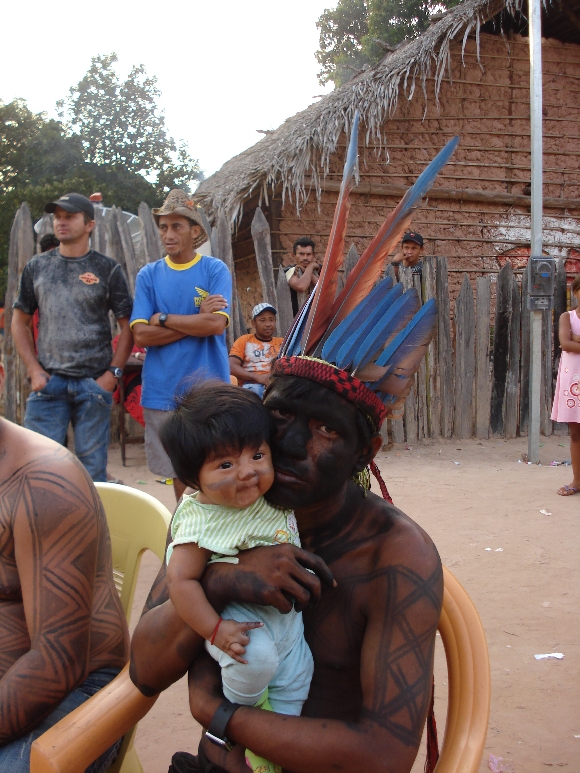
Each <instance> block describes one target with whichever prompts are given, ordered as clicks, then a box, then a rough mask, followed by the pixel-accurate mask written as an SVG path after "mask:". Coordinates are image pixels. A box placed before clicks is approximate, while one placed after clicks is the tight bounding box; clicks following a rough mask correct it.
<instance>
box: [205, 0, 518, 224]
mask: <svg viewBox="0 0 580 773" xmlns="http://www.w3.org/2000/svg"><path fill="white" fill-rule="evenodd" d="M523 3H524V0H465V2H463V3H462V4H461V5H459V6H457V7H455V8H453V9H452V10H451V11H449V12H447V13H446V14H445V15H444V16H443V18H441V19H440V20H439V21H437V22H436V23H434V24H432V25H431V26H430V27H429V29H428V30H426V32H424V33H423V34H422V35H421V36H420V37H418V38H416V39H415V40H412V41H409V42H408V43H406V44H404V45H402V46H400V47H399V48H397V50H396V51H394V52H392V53H390V54H387V55H386V56H385V57H384V58H383V59H382V60H381V61H380V62H379V63H378V64H377V65H375V66H374V67H372V68H369V69H367V70H366V71H364V72H362V73H360V74H359V75H357V76H356V77H354V78H353V79H352V80H351V81H349V82H348V83H346V84H344V85H343V86H341V87H340V88H338V89H336V90H335V91H333V92H331V93H330V94H329V95H328V96H325V97H323V98H322V99H321V100H320V101H319V102H317V103H316V104H313V105H311V106H310V107H308V108H307V109H306V110H303V111H302V112H300V113H297V114H296V115H294V116H292V117H291V118H288V119H287V120H286V121H284V123H283V124H282V125H281V126H280V127H278V129H276V131H273V132H271V133H268V134H267V135H266V136H265V137H264V138H263V139H262V140H260V141H259V142H257V143H256V144H255V145H253V146H252V147H251V148H248V150H245V151H244V152H243V153H240V154H239V155H238V156H235V157H234V158H232V159H230V161H228V162H227V163H225V164H224V166H223V167H222V168H221V169H220V170H219V171H218V172H216V173H215V174H214V175H212V176H211V177H209V178H208V179H207V180H205V181H204V182H203V183H202V184H201V185H200V186H199V188H198V189H197V191H196V194H195V199H196V200H197V201H198V203H200V204H201V205H202V206H203V207H204V209H205V210H206V211H207V212H208V213H210V214H215V213H216V212H217V211H218V210H220V209H222V210H223V211H225V212H226V213H227V216H228V218H229V220H230V222H231V223H232V224H234V223H235V222H236V221H237V220H238V219H239V218H240V217H241V214H242V211H243V202H244V200H245V199H247V198H248V197H249V196H250V195H252V194H254V193H256V192H258V193H259V196H260V202H261V201H262V199H264V200H265V201H266V202H267V201H268V191H269V190H273V189H274V188H275V187H276V186H278V185H280V186H281V189H282V198H283V200H285V199H286V198H288V199H290V200H291V201H292V202H293V203H294V204H295V205H296V207H297V209H298V210H299V209H300V207H301V204H302V202H303V201H304V199H305V197H306V196H307V194H308V192H309V191H310V190H311V189H314V190H315V192H316V195H317V196H318V197H319V196H320V182H321V180H322V179H323V178H324V177H325V175H326V174H327V173H328V170H329V160H330V157H331V156H332V154H333V153H334V152H335V151H336V148H337V144H338V140H339V138H340V137H341V135H342V134H343V132H346V133H347V134H348V133H349V132H350V128H351V126H352V121H353V119H354V115H355V111H356V110H359V111H360V114H361V123H364V126H365V130H366V135H365V136H364V137H362V139H363V142H369V141H371V139H376V140H378V141H379V142H380V140H381V130H382V127H383V124H384V122H385V120H386V119H387V118H389V116H392V115H393V113H394V111H395V109H396V107H397V101H398V98H399V94H400V91H401V86H402V87H403V91H404V92H405V94H406V96H407V98H408V99H412V98H413V95H414V93H415V91H416V88H417V86H418V85H419V86H420V87H421V88H422V89H423V92H424V94H425V95H426V94H427V90H426V81H427V79H428V78H429V77H434V78H435V98H436V99H437V96H438V94H439V89H440V86H441V81H442V79H443V77H444V74H445V72H446V70H447V69H448V67H449V64H450V45H451V42H452V41H453V40H455V39H456V38H458V37H459V36H460V35H461V34H462V35H463V47H465V43H466V41H467V38H468V36H469V35H470V34H475V36H476V40H477V50H478V51H479V30H480V27H481V25H482V24H484V23H485V22H486V21H488V20H489V19H491V18H493V17H494V16H496V15H497V14H498V13H500V12H501V11H504V10H505V11H507V12H508V13H509V14H511V15H515V14H516V13H517V12H518V11H520V9H521V8H522V5H523ZM306 181H308V183H307V184H306Z"/></svg>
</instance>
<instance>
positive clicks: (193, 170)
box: [58, 53, 202, 192]
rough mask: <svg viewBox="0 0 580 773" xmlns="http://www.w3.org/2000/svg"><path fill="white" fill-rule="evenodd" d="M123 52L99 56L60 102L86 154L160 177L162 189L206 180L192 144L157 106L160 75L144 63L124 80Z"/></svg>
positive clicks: (87, 157)
mask: <svg viewBox="0 0 580 773" xmlns="http://www.w3.org/2000/svg"><path fill="white" fill-rule="evenodd" d="M116 61H117V55H116V54H114V53H112V54H108V55H106V56H95V57H93V58H92V60H91V66H90V68H89V70H88V72H87V74H86V75H85V76H84V78H82V80H81V81H79V83H78V84H77V85H76V86H73V87H72V88H71V89H70V91H69V95H68V97H67V99H66V100H61V101H60V102H59V103H58V107H59V109H60V111H61V117H62V118H64V119H65V120H66V122H67V127H68V129H69V132H70V133H72V134H76V135H78V136H79V137H80V139H81V143H82V149H83V154H84V158H85V160H86V161H88V162H89V163H93V164H108V165H109V164H112V165H117V166H119V165H122V166H124V167H126V168H128V169H132V170H133V171H134V172H139V173H140V174H142V175H146V176H147V177H148V178H149V179H154V180H155V183H156V187H158V189H159V190H160V192H167V191H169V190H171V188H175V187H187V186H188V185H189V183H191V182H192V181H194V180H199V179H201V177H202V175H201V172H200V168H199V164H198V162H197V161H195V160H194V159H192V158H191V156H190V155H189V152H188V150H187V146H186V145H184V144H183V143H182V145H181V146H180V147H179V149H178V148H177V145H176V143H175V140H174V139H172V138H171V137H169V136H168V134H167V130H166V128H165V118H164V115H163V112H162V111H160V110H159V108H158V106H157V99H158V98H159V96H160V91H159V89H158V88H157V79H156V78H155V77H149V76H148V75H147V73H146V72H145V68H144V67H143V65H139V66H138V67H133V68H132V70H131V72H130V73H129V75H128V77H127V79H126V80H125V81H124V82H123V81H121V80H120V78H119V76H118V75H117V73H116V72H115V69H114V64H115V62H116Z"/></svg>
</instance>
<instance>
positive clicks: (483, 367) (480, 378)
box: [475, 276, 491, 440]
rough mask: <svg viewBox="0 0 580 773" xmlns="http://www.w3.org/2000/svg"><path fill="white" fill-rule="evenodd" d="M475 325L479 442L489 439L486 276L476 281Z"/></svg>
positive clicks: (488, 286)
mask: <svg viewBox="0 0 580 773" xmlns="http://www.w3.org/2000/svg"><path fill="white" fill-rule="evenodd" d="M476 294H477V306H476V315H477V317H476V323H475V336H476V337H475V374H476V376H475V379H476V389H475V436H476V437H477V438H479V439H480V440H487V438H488V437H489V402H490V398H491V379H490V372H489V364H490V363H489V332H490V331H489V328H490V314H491V283H490V279H489V277H488V276H478V277H477V280H476Z"/></svg>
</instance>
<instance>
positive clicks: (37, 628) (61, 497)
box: [0, 363, 128, 773]
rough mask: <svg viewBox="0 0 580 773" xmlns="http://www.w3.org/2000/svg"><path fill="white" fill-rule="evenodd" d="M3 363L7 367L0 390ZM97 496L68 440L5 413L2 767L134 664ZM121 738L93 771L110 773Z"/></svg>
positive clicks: (19, 769)
mask: <svg viewBox="0 0 580 773" xmlns="http://www.w3.org/2000/svg"><path fill="white" fill-rule="evenodd" d="M3 383H4V369H3V367H2V364H1V363H0V392H1V391H2V389H3ZM127 657H128V635H127V627H126V625H125V617H124V614H123V609H122V607H121V604H120V601H119V596H118V594H117V591H116V589H115V586H114V584H113V573H112V559H111V544H110V539H109V532H108V529H107V522H106V520H105V514H104V512H103V508H102V506H101V503H100V500H99V496H98V494H97V492H96V490H95V487H94V486H93V484H92V482H91V479H90V477H89V475H88V473H87V472H86V470H85V469H84V467H83V466H82V464H81V463H80V462H79V461H78V459H76V457H74V456H73V455H72V454H70V453H69V452H68V451H67V450H66V449H65V448H63V446H61V445H59V444H58V443H55V442H54V441H53V440H50V439H49V438H46V437H44V436H43V435H39V434H37V433H36V432H31V431H30V430H27V429H23V428H21V427H18V426H16V425H15V424H12V423H11V422H9V421H6V420H5V419H0V773H28V771H29V759H30V747H31V745H32V742H33V741H34V740H35V739H36V738H38V736H40V735H42V733H44V732H45V730H48V728H49V727H52V725H54V724H56V723H57V722H58V721H59V720H60V719H62V717H64V716H66V715H67V714H69V713H70V712H71V711H73V709H75V708H77V706H80V704H81V703H83V702H84V701H86V700H88V698H89V697H90V696H91V695H93V694H94V693H96V692H97V691H98V690H100V689H101V688H102V687H104V686H105V685H106V684H108V683H109V682H110V681H111V680H112V679H113V678H114V677H115V675H116V674H118V673H119V671H120V669H121V668H122V667H123V666H124V664H125V663H126V662H127ZM117 750H118V744H115V745H114V746H113V747H112V748H111V749H109V750H108V751H107V752H105V753H104V754H103V755H102V756H101V757H100V758H99V759H98V760H97V761H96V762H95V763H93V765H91V766H90V768H89V769H88V771H89V772H90V773H102V771H105V770H107V768H108V767H109V766H110V765H111V764H112V763H113V761H114V759H115V756H116V754H117Z"/></svg>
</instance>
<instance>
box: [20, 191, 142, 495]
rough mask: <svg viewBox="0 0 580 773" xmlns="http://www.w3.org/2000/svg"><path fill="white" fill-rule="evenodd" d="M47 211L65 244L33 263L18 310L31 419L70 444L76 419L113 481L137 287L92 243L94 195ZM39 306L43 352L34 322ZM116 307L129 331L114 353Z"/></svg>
mask: <svg viewBox="0 0 580 773" xmlns="http://www.w3.org/2000/svg"><path fill="white" fill-rule="evenodd" d="M45 212H53V213H54V226H55V235H56V237H57V239H59V241H60V246H59V247H58V248H56V249H53V250H50V251H49V252H45V253H43V254H41V255H37V256H36V257H34V258H32V260H30V261H29V262H28V263H27V264H26V266H25V267H24V270H23V272H22V276H21V279H20V289H19V294H18V297H17V299H16V301H15V303H14V314H13V317H12V336H13V338H14V343H15V345H16V348H17V350H18V353H19V354H20V356H21V357H22V360H23V362H24V364H25V366H26V369H27V371H28V375H29V377H30V383H31V387H32V392H31V394H30V396H29V398H28V401H27V404H26V415H25V417H24V426H25V427H26V428H27V429H31V430H34V431H35V432H39V433H40V434H41V435H45V436H46V437H49V438H51V439H52V440H55V441H56V442H57V443H61V444H63V443H64V440H65V437H66V432H67V428H68V424H69V422H72V425H73V428H74V440H75V452H76V454H77V456H78V457H79V459H80V461H81V462H82V463H83V464H84V466H85V467H86V469H87V471H88V473H89V475H90V476H91V478H92V479H93V480H94V481H106V480H107V449H108V445H109V434H110V430H109V425H110V414H111V407H112V403H113V392H114V391H115V388H116V386H117V383H118V380H119V378H120V377H121V376H122V373H123V370H122V369H123V366H124V365H125V362H126V361H127V358H128V356H129V353H130V351H131V348H132V346H133V336H132V334H131V329H130V328H129V317H130V315H131V309H132V300H131V293H130V290H129V285H128V283H127V279H126V277H125V274H124V273H123V269H122V268H121V266H120V265H119V264H118V263H117V262H116V261H114V260H113V259H112V258H108V257H106V256H105V255H101V254H100V253H98V252H96V251H95V250H91V249H90V248H89V237H90V234H91V232H92V230H93V229H94V227H95V221H94V210H93V205H92V204H91V202H90V201H89V199H87V198H86V197H85V196H81V195H80V194H79V193H69V194H67V195H66V196H62V197H61V198H60V199H59V200H58V201H56V202H51V203H50V204H47V205H46V207H45ZM37 309H38V310H39V313H40V319H39V327H38V340H37V342H36V344H37V350H38V353H37V352H36V351H35V347H34V342H33V338H32V333H31V329H30V320H31V319H32V316H33V314H34V312H35V311H36V310H37ZM109 311H112V312H113V314H114V315H115V317H116V319H117V322H118V323H119V327H120V331H121V332H120V336H119V343H118V345H117V349H116V351H115V353H114V354H113V349H112V346H111V338H112V336H111V324H110V321H109Z"/></svg>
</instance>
